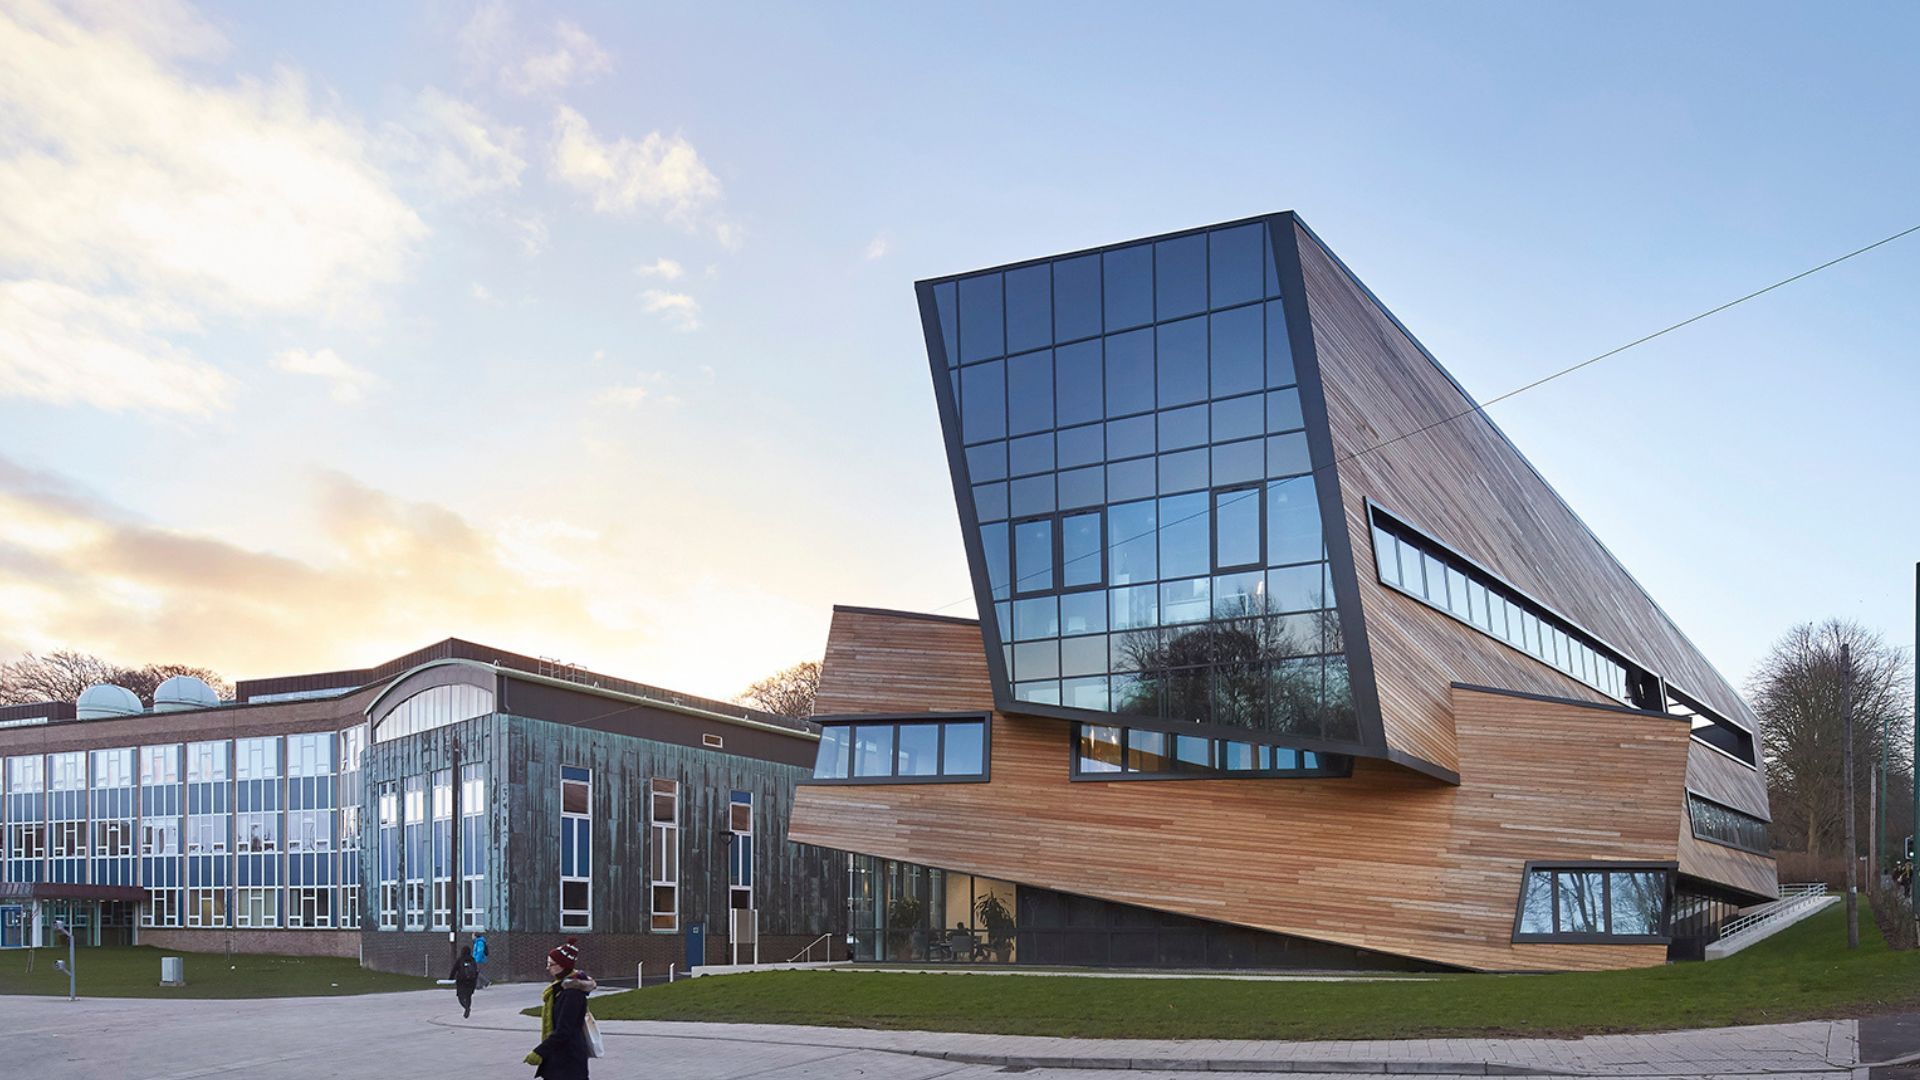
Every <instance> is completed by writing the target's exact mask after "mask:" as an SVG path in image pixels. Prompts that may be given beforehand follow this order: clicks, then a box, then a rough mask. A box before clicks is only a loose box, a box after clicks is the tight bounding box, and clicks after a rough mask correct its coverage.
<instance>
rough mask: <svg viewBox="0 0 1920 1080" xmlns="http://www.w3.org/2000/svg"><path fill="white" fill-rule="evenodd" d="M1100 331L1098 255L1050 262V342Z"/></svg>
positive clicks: (1090, 334) (1071, 338) (1085, 335)
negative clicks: (1051, 336)
mask: <svg viewBox="0 0 1920 1080" xmlns="http://www.w3.org/2000/svg"><path fill="white" fill-rule="evenodd" d="M1100 329H1101V320H1100V256H1098V255H1082V256H1080V257H1079V258H1077V259H1061V260H1060V261H1058V262H1056V263H1054V264H1053V340H1055V341H1073V340H1074V339H1076V338H1083V337H1091V336H1092V335H1094V334H1098V333H1099V332H1100Z"/></svg>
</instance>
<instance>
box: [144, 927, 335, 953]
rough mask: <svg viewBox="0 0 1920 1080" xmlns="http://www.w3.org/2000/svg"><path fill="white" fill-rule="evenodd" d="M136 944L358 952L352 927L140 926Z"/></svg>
mask: <svg viewBox="0 0 1920 1080" xmlns="http://www.w3.org/2000/svg"><path fill="white" fill-rule="evenodd" d="M140 944H142V945H148V946H151V947H153V948H156V949H175V950H178V951H180V952H197V953H224V952H226V951H227V949H228V948H232V949H233V951H234V952H236V953H267V954H270V955H274V956H346V957H353V956H358V955H360V935H359V934H356V933H354V932H353V931H352V930H172V929H162V928H159V927H151V926H143V927H141V928H140Z"/></svg>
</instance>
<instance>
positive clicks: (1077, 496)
mask: <svg viewBox="0 0 1920 1080" xmlns="http://www.w3.org/2000/svg"><path fill="white" fill-rule="evenodd" d="M1106 496H1107V471H1106V470H1105V469H1103V468H1101V467H1100V466H1098V465H1092V466H1089V467H1087V468H1084V469H1069V470H1067V471H1066V472H1063V473H1061V474H1060V509H1062V510H1077V509H1079V508H1080V507H1083V506H1098V505H1100V504H1101V503H1102V502H1104V501H1106Z"/></svg>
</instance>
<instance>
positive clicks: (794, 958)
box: [787, 930, 833, 964]
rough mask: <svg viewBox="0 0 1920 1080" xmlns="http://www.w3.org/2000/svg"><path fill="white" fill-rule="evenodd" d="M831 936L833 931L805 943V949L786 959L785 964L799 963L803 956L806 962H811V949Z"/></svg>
mask: <svg viewBox="0 0 1920 1080" xmlns="http://www.w3.org/2000/svg"><path fill="white" fill-rule="evenodd" d="M832 936H833V931H831V930H829V931H827V932H826V933H824V934H821V935H820V936H819V937H817V938H814V939H813V940H812V941H809V942H807V947H806V948H804V949H801V950H800V951H799V952H797V953H794V954H793V955H792V956H789V957H787V963H789V964H793V963H799V962H800V958H801V957H803V956H804V957H806V958H807V961H808V962H811V961H812V960H813V947H814V946H815V945H818V944H820V943H821V942H823V941H825V940H827V939H828V938H830V937H832Z"/></svg>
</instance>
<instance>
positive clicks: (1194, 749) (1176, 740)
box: [1173, 735, 1213, 770]
mask: <svg viewBox="0 0 1920 1080" xmlns="http://www.w3.org/2000/svg"><path fill="white" fill-rule="evenodd" d="M1173 758H1174V761H1175V762H1177V763H1178V764H1180V765H1185V766H1192V767H1196V768H1199V769H1203V770H1204V769H1211V768H1213V740H1212V739H1203V738H1201V737H1199V736H1198V735H1175V736H1174V737H1173Z"/></svg>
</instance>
